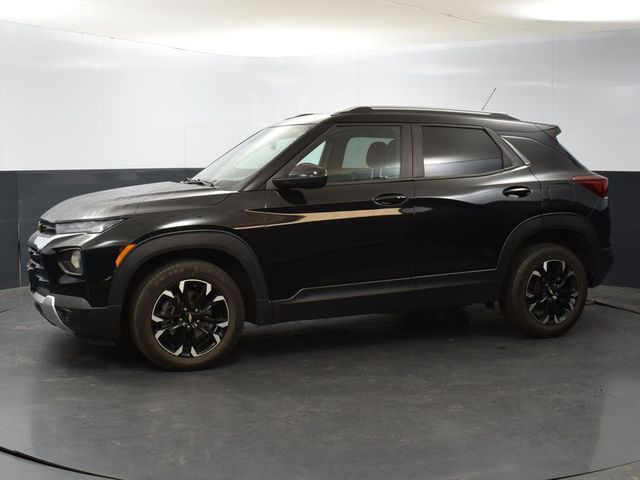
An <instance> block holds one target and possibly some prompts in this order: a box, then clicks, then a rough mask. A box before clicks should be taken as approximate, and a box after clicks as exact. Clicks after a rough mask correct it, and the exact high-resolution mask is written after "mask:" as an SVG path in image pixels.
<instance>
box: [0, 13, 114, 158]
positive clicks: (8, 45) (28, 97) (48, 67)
mask: <svg viewBox="0 0 640 480" xmlns="http://www.w3.org/2000/svg"><path fill="white" fill-rule="evenodd" d="M0 42H1V46H2V50H1V54H0V82H1V83H0V140H1V145H0V147H1V148H0V150H1V152H2V153H1V155H0V159H1V160H0V168H1V169H2V170H24V169H29V170H39V169H42V170H48V169H63V168H85V167H86V165H98V164H102V163H103V156H102V94H101V92H102V78H101V50H102V39H101V38H98V37H92V36H87V35H81V34H76V33H67V32H59V31H53V30H46V29H42V28H34V27H26V26H19V25H11V24H1V25H0Z"/></svg>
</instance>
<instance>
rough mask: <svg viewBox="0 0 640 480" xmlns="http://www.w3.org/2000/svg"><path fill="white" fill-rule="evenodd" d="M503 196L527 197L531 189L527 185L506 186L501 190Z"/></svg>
mask: <svg viewBox="0 0 640 480" xmlns="http://www.w3.org/2000/svg"><path fill="white" fill-rule="evenodd" d="M502 194H503V195H504V196H505V197H516V198H522V197H528V196H529V195H531V189H530V188H529V187H508V188H505V189H504V190H503V191H502Z"/></svg>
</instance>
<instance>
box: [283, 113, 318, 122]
mask: <svg viewBox="0 0 640 480" xmlns="http://www.w3.org/2000/svg"><path fill="white" fill-rule="evenodd" d="M307 115H315V113H300V114H298V115H294V116H293V117H287V118H285V120H291V119H292V118H298V117H306V116H307Z"/></svg>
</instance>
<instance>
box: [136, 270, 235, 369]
mask: <svg viewBox="0 0 640 480" xmlns="http://www.w3.org/2000/svg"><path fill="white" fill-rule="evenodd" d="M244 317H245V307H244V301H243V297H242V293H241V292H240V289H239V288H238V286H237V285H236V283H235V282H234V281H233V279H232V278H231V277H230V276H229V275H228V274H227V273H226V272H224V271H223V270H222V269H220V268H219V267H217V266H215V265H213V264H211V263H208V262H204V261H201V260H180V261H175V262H171V263H168V264H166V265H163V266H162V267H160V268H158V269H157V270H155V271H153V272H152V273H151V274H149V275H148V276H147V277H146V278H145V279H144V280H143V281H142V282H140V284H139V285H138V286H137V288H136V289H135V292H134V294H133V296H132V301H131V305H130V316H129V318H130V319H131V321H130V328H131V337H132V339H133V342H134V343H135V345H136V347H137V348H138V350H140V352H141V353H142V354H143V355H144V356H145V357H146V358H147V359H148V360H149V361H150V362H152V363H153V364H155V365H157V366H158V367H160V368H163V369H165V370H174V371H178V370H198V369H203V368H208V367H210V366H212V365H214V364H215V363H217V362H219V361H220V360H221V359H223V358H224V357H225V356H226V355H227V354H229V352H230V351H231V350H232V349H233V347H234V346H235V345H236V343H237V342H238V340H239V338H240V334H241V333H242V327H243V325H244Z"/></svg>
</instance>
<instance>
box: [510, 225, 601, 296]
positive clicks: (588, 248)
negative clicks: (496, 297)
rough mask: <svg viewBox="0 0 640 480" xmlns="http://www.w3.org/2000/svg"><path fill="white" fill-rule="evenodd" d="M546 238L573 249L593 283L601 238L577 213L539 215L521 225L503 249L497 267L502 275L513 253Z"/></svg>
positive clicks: (546, 240)
mask: <svg viewBox="0 0 640 480" xmlns="http://www.w3.org/2000/svg"><path fill="white" fill-rule="evenodd" d="M543 242H550V243H556V244H558V245H562V246H564V247H567V248H569V249H570V250H571V251H572V252H574V253H575V254H576V255H577V256H578V257H579V258H580V260H581V261H582V263H583V265H584V267H585V270H586V271H587V277H588V278H589V285H590V286H593V283H594V281H595V280H594V278H595V258H596V252H597V251H598V249H599V248H600V241H599V238H598V233H597V231H596V229H595V227H594V226H593V225H592V224H591V222H589V220H588V219H587V218H585V217H583V216H581V215H578V214H575V213H552V214H545V215H540V216H538V217H534V218H531V219H528V220H526V221H524V222H522V223H521V224H520V225H518V226H517V227H516V228H515V229H514V230H513V231H512V232H511V234H510V235H509V237H508V238H507V240H506V242H505V244H504V246H503V248H502V252H501V253H500V258H499V260H498V270H499V271H500V272H501V277H502V278H504V277H505V275H506V273H507V271H508V269H509V268H510V266H511V263H512V261H513V258H514V256H515V255H516V253H517V252H518V251H519V250H520V249H521V248H523V247H525V246H527V245H530V244H532V243H543Z"/></svg>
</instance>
